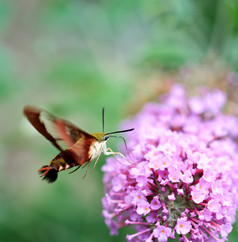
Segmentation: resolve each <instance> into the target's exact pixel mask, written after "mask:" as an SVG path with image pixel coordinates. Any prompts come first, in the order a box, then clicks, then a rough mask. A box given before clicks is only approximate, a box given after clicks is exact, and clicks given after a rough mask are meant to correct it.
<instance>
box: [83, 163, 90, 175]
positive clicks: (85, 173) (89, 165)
mask: <svg viewBox="0 0 238 242" xmlns="http://www.w3.org/2000/svg"><path fill="white" fill-rule="evenodd" d="M90 164H91V161H89V162H88V167H87V170H86V172H85V174H84V176H83V179H84V178H85V176H86V175H87V173H88V169H89V166H90ZM84 167H85V166H84Z"/></svg>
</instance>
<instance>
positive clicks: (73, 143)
mask: <svg viewBox="0 0 238 242" xmlns="http://www.w3.org/2000/svg"><path fill="white" fill-rule="evenodd" d="M24 114H25V116H26V117H27V119H28V120H29V121H30V123H31V124H32V125H33V126H34V128H35V129H36V130H37V131H38V132H39V133H41V134H42V135H43V136H44V137H45V138H46V139H48V140H49V141H50V142H51V143H52V144H53V145H54V146H55V147H56V148H57V149H58V150H59V151H60V152H59V154H58V155H56V156H55V157H54V158H53V159H52V160H51V161H50V164H49V165H45V166H42V167H41V168H40V169H39V173H40V175H41V177H43V180H46V181H47V182H48V183H52V182H54V181H56V179H57V177H58V172H60V171H62V170H66V169H69V168H72V167H77V168H76V170H77V169H78V168H80V167H81V166H86V165H88V168H87V171H88V169H89V166H90V164H91V162H92V160H94V159H96V161H95V164H94V167H95V166H96V164H97V162H98V159H99V157H100V155H101V154H102V153H103V154H105V155H113V156H115V155H120V156H121V157H123V158H125V157H124V155H123V154H121V153H120V152H113V151H112V150H111V149H110V148H107V146H106V143H107V140H108V139H109V138H110V137H117V138H122V139H123V141H124V142H125V139H124V138H123V137H122V136H115V135H112V134H117V133H123V132H129V131H132V130H134V129H133V128H132V129H126V130H120V131H114V132H110V133H105V132H104V108H103V109H102V130H103V131H102V132H98V133H93V134H88V133H87V132H85V131H83V130H82V129H80V128H78V127H76V126H75V125H74V124H72V123H70V122H69V121H67V120H64V119H60V118H57V117H55V116H54V115H52V114H50V113H49V112H47V111H45V110H42V109H39V108H36V107H33V106H25V107H24ZM60 141H63V142H64V143H65V144H66V145H67V146H68V148H67V149H63V148H62V147H61V145H60ZM125 144H126V143H125ZM94 167H93V169H94ZM76 170H74V171H76ZM74 171H72V172H74ZM87 171H86V173H85V175H86V174H87ZM72 172H71V173H72ZM85 175H84V176H85Z"/></svg>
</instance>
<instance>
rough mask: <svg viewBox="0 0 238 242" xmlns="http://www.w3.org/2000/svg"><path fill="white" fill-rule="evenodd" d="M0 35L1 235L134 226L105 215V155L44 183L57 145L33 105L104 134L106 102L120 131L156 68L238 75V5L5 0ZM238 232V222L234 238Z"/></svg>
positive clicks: (100, 235)
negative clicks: (40, 126)
mask: <svg viewBox="0 0 238 242" xmlns="http://www.w3.org/2000/svg"><path fill="white" fill-rule="evenodd" d="M0 37H1V40H0V111H1V112H0V115H1V118H0V124H1V129H0V133H1V136H0V139H1V140H0V141H1V143H0V241H4V242H5V241H6V242H7V241H36V242H38V241H57V242H61V241H69V242H71V241H72V242H73V241H83V242H88V241H125V235H126V233H131V232H132V231H131V230H128V229H122V230H121V231H120V234H119V236H116V237H111V236H110V235H109V230H108V228H107V227H106V225H105V224H104V219H103V218H102V215H101V213H102V205H101V199H102V197H103V195H104V187H103V182H102V176H103V174H102V172H101V166H102V165H103V163H104V157H103V158H101V159H100V162H99V164H98V165H97V167H96V169H95V170H94V173H93V175H91V174H88V175H87V177H86V178H85V179H84V180H83V179H82V176H83V174H84V171H82V170H79V171H77V172H75V173H73V174H72V175H68V172H67V171H66V172H62V173H60V174H59V179H58V180H57V182H56V183H54V184H51V185H48V184H47V183H45V182H42V181H41V179H40V178H39V176H38V174H37V169H39V168H40V167H41V166H42V165H45V164H48V162H49V161H50V160H51V159H52V158H53V157H54V156H55V155H56V154H57V150H56V149H55V148H54V147H53V146H52V145H51V144H50V143H49V142H48V141H46V140H45V139H44V138H43V137H41V135H40V134H38V133H36V132H35V131H34V130H33V129H32V128H31V126H30V124H29V123H27V121H26V120H25V118H24V117H23V115H22V109H23V106H24V105H25V104H31V105H36V106H39V107H41V108H44V109H47V110H48V111H50V112H52V113H53V114H55V115H57V116H60V117H64V118H67V119H68V120H70V121H72V122H73V123H75V124H76V125H78V126H79V127H81V128H82V129H84V130H85V131H88V132H96V131H101V109H102V107H103V106H105V108H106V124H105V125H106V131H113V130H116V129H118V127H119V124H120V122H121V121H122V120H123V119H124V118H126V117H127V116H128V112H127V111H128V107H129V106H130V105H131V100H133V102H132V104H133V105H136V103H137V102H140V95H139V94H138V92H136V88H137V84H138V83H140V85H141V84H142V87H143V88H142V89H143V90H144V92H147V91H148V90H147V89H149V88H150V86H149V84H148V83H149V82H147V81H148V78H149V76H150V75H152V76H153V73H157V72H159V71H160V70H163V72H164V73H167V72H168V73H170V72H171V71H179V70H180V68H181V67H183V66H184V65H186V64H188V63H190V64H191V63H192V65H194V66H198V67H199V65H201V64H202V63H204V61H206V60H207V59H213V60H215V61H219V63H222V65H224V66H226V67H227V66H228V67H229V68H230V69H232V70H233V71H234V72H236V71H237V70H238V2H237V1H235V0H227V1H219V0H209V1H201V0H196V1H195V0H177V1H172V0H171V1H170V0H168V1H163V0H147V1H141V0H120V1H118V0H115V1H109V0H87V1H86V0H85V1H79V0H77V1H76V0H74V1H73V0H18V1H7V0H6V1H3V0H0ZM208 68H209V67H208ZM157 81H158V82H162V81H163V80H159V79H158V80H157ZM162 84H163V83H162ZM133 105H132V107H130V108H131V109H133ZM129 128H130V127H129ZM109 143H110V147H112V148H113V149H116V147H117V143H118V142H117V141H109ZM237 236H238V228H237V224H235V225H234V229H233V231H232V233H231V234H230V236H229V241H237V239H236V238H237Z"/></svg>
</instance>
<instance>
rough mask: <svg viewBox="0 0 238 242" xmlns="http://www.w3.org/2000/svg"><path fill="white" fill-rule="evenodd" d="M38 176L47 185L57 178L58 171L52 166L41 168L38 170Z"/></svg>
mask: <svg viewBox="0 0 238 242" xmlns="http://www.w3.org/2000/svg"><path fill="white" fill-rule="evenodd" d="M39 173H40V175H41V176H42V177H43V180H46V181H47V182H48V183H52V182H55V181H56V179H57V177H58V171H57V170H56V168H55V167H53V166H49V165H46V166H42V167H41V168H40V169H39Z"/></svg>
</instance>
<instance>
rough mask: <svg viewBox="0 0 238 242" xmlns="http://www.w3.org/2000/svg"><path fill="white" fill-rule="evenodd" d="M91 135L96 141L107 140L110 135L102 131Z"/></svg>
mask: <svg viewBox="0 0 238 242" xmlns="http://www.w3.org/2000/svg"><path fill="white" fill-rule="evenodd" d="M92 135H93V136H94V137H95V138H96V139H97V140H98V142H103V141H107V140H108V139H109V137H110V136H109V135H108V134H105V133H104V132H98V133H94V134H92Z"/></svg>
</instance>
